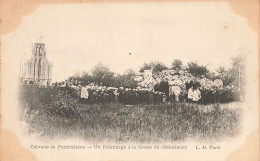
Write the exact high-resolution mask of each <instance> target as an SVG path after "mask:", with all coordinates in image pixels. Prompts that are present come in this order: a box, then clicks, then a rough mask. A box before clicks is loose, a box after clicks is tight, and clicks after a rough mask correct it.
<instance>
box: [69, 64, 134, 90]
mask: <svg viewBox="0 0 260 161" xmlns="http://www.w3.org/2000/svg"><path fill="white" fill-rule="evenodd" d="M135 75H136V74H135V72H134V71H133V70H132V69H129V70H126V71H125V73H124V74H117V75H115V74H114V73H113V72H111V71H110V70H109V68H108V67H107V66H104V65H103V64H97V65H96V66H94V68H93V69H92V70H91V74H89V73H87V72H84V73H83V75H82V76H72V77H69V78H68V80H69V81H70V82H74V81H77V82H81V84H83V85H87V84H89V83H91V82H94V83H97V84H98V85H104V86H107V87H126V88H136V87H137V82H135V81H134V80H133V77H134V76H135Z"/></svg>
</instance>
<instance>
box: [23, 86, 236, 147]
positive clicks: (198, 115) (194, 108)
mask: <svg viewBox="0 0 260 161" xmlns="http://www.w3.org/2000/svg"><path fill="white" fill-rule="evenodd" d="M37 90H41V89H37ZM45 90H46V89H45ZM56 90H57V91H54V90H49V91H48V90H46V91H47V93H48V95H45V96H43V95H44V94H43V95H41V94H40V93H44V92H43V91H41V92H39V91H38V92H35V93H34V98H33V99H34V101H32V100H31V99H28V100H31V101H28V100H26V97H27V95H28V94H32V93H30V92H28V91H30V90H27V93H26V92H24V90H23V92H22V93H21V100H22V101H21V104H22V105H23V108H24V109H25V110H26V112H25V115H24V117H23V119H24V120H25V121H26V122H27V123H28V124H29V127H30V129H29V133H40V132H41V134H42V135H41V137H42V138H48V139H50V138H51V139H56V138H70V137H80V138H83V139H86V140H88V141H93V142H99V141H104V140H106V141H112V142H128V141H129V142H130V141H131V142H132V141H133V142H141V143H148V142H157V143H159V142H162V141H185V140H186V139H194V140H199V141H220V140H222V139H225V138H229V137H233V136H235V135H237V134H238V132H239V125H240V115H241V110H240V108H239V107H237V108H232V109H229V108H226V107H221V108H220V106H227V104H225V105H222V104H220V105H217V104H216V105H215V104H213V105H208V106H205V105H199V104H193V103H172V104H160V105H134V106H125V105H120V104H94V105H88V104H83V103H80V102H79V100H78V99H77V97H75V96H73V94H71V93H68V92H67V91H63V90H59V89H56ZM46 91H45V92H46ZM37 95H38V97H40V98H38V97H37ZM43 97H45V98H43ZM36 102H37V103H36ZM238 105H239V104H238Z"/></svg>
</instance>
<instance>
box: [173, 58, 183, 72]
mask: <svg viewBox="0 0 260 161" xmlns="http://www.w3.org/2000/svg"><path fill="white" fill-rule="evenodd" d="M181 67H182V61H181V60H179V59H174V61H173V62H172V66H171V69H173V70H181Z"/></svg>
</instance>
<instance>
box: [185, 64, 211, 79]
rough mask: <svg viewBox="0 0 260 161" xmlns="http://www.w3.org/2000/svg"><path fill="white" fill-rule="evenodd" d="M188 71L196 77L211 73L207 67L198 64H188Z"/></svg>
mask: <svg viewBox="0 0 260 161" xmlns="http://www.w3.org/2000/svg"><path fill="white" fill-rule="evenodd" d="M188 71H189V72H190V73H191V74H192V75H194V76H196V77H200V76H202V75H207V73H208V72H209V70H208V69H207V67H206V66H203V65H199V64H198V63H197V62H190V63H188Z"/></svg>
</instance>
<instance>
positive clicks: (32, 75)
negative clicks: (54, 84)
mask: <svg viewBox="0 0 260 161" xmlns="http://www.w3.org/2000/svg"><path fill="white" fill-rule="evenodd" d="M20 77H21V80H22V82H23V83H25V84H33V85H39V86H49V85H51V80H52V64H51V63H49V61H48V59H47V57H46V50H45V44H42V43H35V44H34V47H33V50H32V57H31V58H30V59H29V60H26V61H25V62H24V63H21V74H20Z"/></svg>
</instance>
